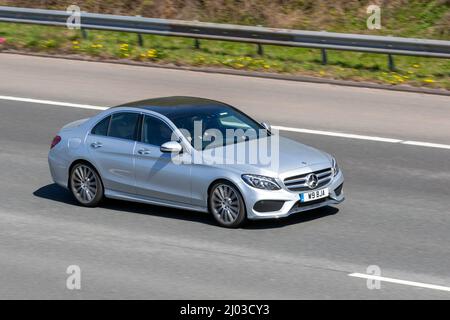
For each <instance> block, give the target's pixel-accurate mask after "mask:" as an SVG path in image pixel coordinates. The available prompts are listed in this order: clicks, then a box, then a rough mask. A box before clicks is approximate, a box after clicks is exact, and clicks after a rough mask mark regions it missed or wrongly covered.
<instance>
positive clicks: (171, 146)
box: [160, 141, 183, 153]
mask: <svg viewBox="0 0 450 320" xmlns="http://www.w3.org/2000/svg"><path fill="white" fill-rule="evenodd" d="M160 150H161V152H166V153H180V152H181V151H182V150H183V147H182V146H181V144H179V143H178V142H176V141H169V142H166V143H163V145H162V146H161V148H160Z"/></svg>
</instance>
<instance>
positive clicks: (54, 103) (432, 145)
mask: <svg viewBox="0 0 450 320" xmlns="http://www.w3.org/2000/svg"><path fill="white" fill-rule="evenodd" d="M0 100H10V101H20V102H28V103H36V104H47V105H52V106H62V107H69V108H80V109H91V110H106V109H108V107H100V106H93V105H88V104H78V103H69V102H62V101H50V100H39V99H30V98H19V97H11V96H0ZM272 127H273V128H274V129H277V130H281V131H291V132H298V133H306V134H317V135H323V136H330V137H338V138H347V139H359V140H366V141H378V142H386V143H399V144H406V145H411V146H418V147H427V148H438V149H449V150H450V145H447V144H439V143H431V142H422V141H409V140H408V141H405V140H400V139H392V138H383V137H374V136H365V135H359V134H351V133H342V132H331V131H322V130H311V129H302V128H291V127H284V126H272Z"/></svg>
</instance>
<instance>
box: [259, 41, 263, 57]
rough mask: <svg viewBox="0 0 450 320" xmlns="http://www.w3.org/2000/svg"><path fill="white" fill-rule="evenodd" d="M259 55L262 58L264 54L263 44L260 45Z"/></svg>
mask: <svg viewBox="0 0 450 320" xmlns="http://www.w3.org/2000/svg"><path fill="white" fill-rule="evenodd" d="M258 54H259V55H260V56H262V55H263V54H264V49H263V46H262V44H261V43H258Z"/></svg>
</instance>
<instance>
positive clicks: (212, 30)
mask: <svg viewBox="0 0 450 320" xmlns="http://www.w3.org/2000/svg"><path fill="white" fill-rule="evenodd" d="M69 17H70V13H67V12H66V11H56V10H41V9H28V8H16V7H3V6H0V22H15V23H30V24H42V25H52V26H66V22H67V19H68V18H69ZM80 22H81V29H82V30H86V29H97V30H109V31H122V32H133V33H137V34H139V35H141V34H154V35H162V36H177V37H189V38H195V39H196V46H197V47H198V46H199V42H198V39H210V40H225V41H236V42H245V43H254V44H257V45H258V52H259V53H261V54H262V45H279V46H291V47H303V48H316V49H321V50H322V62H323V63H324V64H325V63H326V62H327V53H326V50H327V49H332V50H346V51H357V52H371V53H379V54H387V55H388V56H389V67H390V68H391V69H393V68H394V65H393V57H392V55H409V56H421V57H434V58H446V59H448V58H450V41H443V40H428V39H415V38H400V37H390V36H369V35H358V34H346V33H333V32H324V31H323V32H321V31H301V30H290V29H275V28H265V27H252V26H240V25H231V24H217V23H205V22H193V21H181V20H167V19H154V18H143V17H129V16H117V15H108V14H95V13H87V12H81V20H80ZM139 40H140V43H142V37H141V36H139Z"/></svg>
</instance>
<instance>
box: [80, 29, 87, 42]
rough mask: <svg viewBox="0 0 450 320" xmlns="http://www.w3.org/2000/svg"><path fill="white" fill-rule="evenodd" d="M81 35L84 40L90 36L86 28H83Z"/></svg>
mask: <svg viewBox="0 0 450 320" xmlns="http://www.w3.org/2000/svg"><path fill="white" fill-rule="evenodd" d="M81 36H82V37H83V39H84V40H86V39H87V38H88V34H87V31H86V29H83V28H81Z"/></svg>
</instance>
